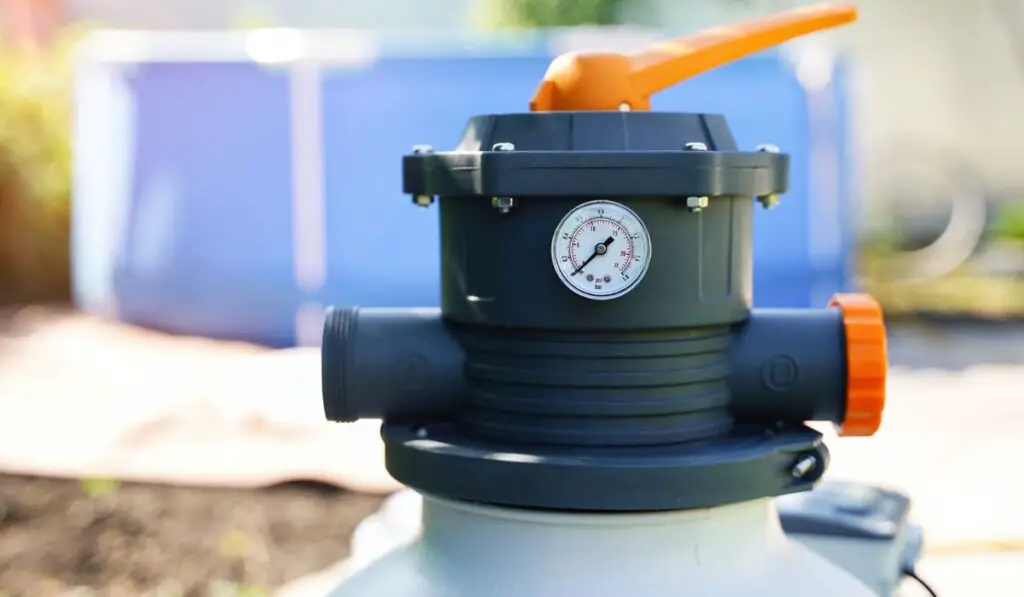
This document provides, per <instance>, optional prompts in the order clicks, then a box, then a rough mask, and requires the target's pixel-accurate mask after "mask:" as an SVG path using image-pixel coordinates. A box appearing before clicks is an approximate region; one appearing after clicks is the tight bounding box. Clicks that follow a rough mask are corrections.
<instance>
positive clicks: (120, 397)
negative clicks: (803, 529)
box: [0, 0, 1024, 597]
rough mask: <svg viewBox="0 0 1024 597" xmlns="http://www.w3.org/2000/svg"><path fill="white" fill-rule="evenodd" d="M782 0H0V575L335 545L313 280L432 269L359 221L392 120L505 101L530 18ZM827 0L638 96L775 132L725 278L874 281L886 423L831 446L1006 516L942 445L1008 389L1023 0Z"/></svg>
mask: <svg viewBox="0 0 1024 597" xmlns="http://www.w3.org/2000/svg"><path fill="white" fill-rule="evenodd" d="M800 4H804V2H799V1H790V0H685V1H684V0H431V1H430V2H422V1H421V2H416V1H413V0H376V1H375V2H369V3H357V2H327V1H323V0H307V1H306V2H301V3H298V2H285V1H284V0H230V1H228V0H220V1H216V0H212V1H211V0H203V1H199V0H178V1H177V2H175V3H174V5H173V7H171V6H170V5H167V4H161V3H153V2H140V1H138V0H136V1H132V2H129V1H127V0H3V1H2V2H0V305H2V306H3V307H2V313H0V332H2V339H0V470H3V471H7V472H9V473H10V474H8V475H2V476H0V595H9V596H13V595H28V594H32V595H39V596H44V595H62V594H65V593H66V592H67V591H71V590H72V589H74V590H79V589H81V590H84V589H83V587H88V588H91V590H93V591H94V592H96V591H98V593H95V594H102V595H122V594H123V595H141V594H154V595H156V594H159V595H177V594H180V595H207V594H215V593H216V592H217V591H221V592H224V591H229V592H227V593H223V594H241V593H244V594H248V595H256V594H270V592H271V591H273V590H276V589H280V588H281V587H283V586H285V585H286V584H287V583H288V582H289V581H294V580H296V579H298V578H300V577H302V576H303V575H305V574H308V573H312V572H315V571H317V570H319V569H322V568H324V567H326V566H328V565H329V564H331V563H332V562H334V561H336V560H338V559H340V558H342V557H344V555H345V553H346V551H347V541H348V539H347V537H348V533H350V532H351V526H352V525H354V524H355V521H358V520H359V519H361V518H362V517H363V516H365V515H366V514H367V513H369V512H371V511H372V510H373V509H374V508H375V507H376V504H377V503H378V500H379V497H377V496H379V495H381V494H386V493H388V492H389V491H391V490H393V489H394V487H393V486H392V485H390V484H389V483H388V480H387V479H385V478H381V475H380V472H379V470H378V469H379V462H378V461H377V460H374V458H376V456H374V458H370V456H368V455H365V454H363V453H362V452H359V449H361V448H358V447H359V446H364V445H366V444H363V443H359V442H363V441H368V442H371V443H372V442H375V436H374V434H375V431H374V430H372V429H371V430H370V431H369V432H368V433H364V432H363V431H360V432H358V433H360V434H362V435H359V436H358V438H357V437H356V436H355V435H352V434H354V433H356V432H354V431H347V432H346V433H348V434H349V435H346V436H345V437H340V436H339V435H338V432H337V431H336V430H332V429H328V430H326V431H325V428H327V427H329V426H327V425H326V424H321V423H320V422H319V418H321V417H322V415H321V414H320V413H319V396H318V388H317V384H318V371H317V367H318V362H316V359H315V354H314V353H315V348H316V346H317V344H318V342H319V335H320V325H321V322H322V315H321V314H322V312H323V308H324V306H325V305H328V304H332V303H334V304H361V305H374V306H406V305H434V304H436V303H437V270H438V263H437V261H438V260H437V255H436V253H435V252H434V251H422V252H418V253H416V254H412V255H410V254H408V253H407V252H405V251H403V252H402V253H401V254H399V253H398V250H399V249H400V247H394V246H392V245H391V244H389V243H387V242H384V239H385V238H386V237H391V238H395V237H398V238H403V239H405V242H406V243H409V244H412V243H417V244H421V245H422V246H436V245H437V234H438V232H437V225H436V222H437V220H436V218H437V212H436V210H417V209H413V208H412V207H411V206H410V204H409V200H408V198H407V197H403V196H402V194H401V184H400V167H399V163H400V156H401V155H402V154H404V153H407V152H408V151H409V150H410V148H411V147H412V145H414V144H430V145H433V146H435V147H438V148H447V147H451V146H453V145H454V144H455V142H456V141H457V140H458V138H459V137H460V135H461V132H462V128H463V126H464V124H465V121H466V119H467V118H468V117H469V116H470V115H472V114H480V113H492V112H514V111H523V110H526V109H527V101H528V99H529V96H530V94H531V93H532V91H533V89H534V87H535V85H536V83H537V81H538V80H539V78H540V76H541V74H542V73H543V72H544V70H545V68H546V66H547V64H548V63H549V61H550V60H551V59H552V58H553V57H554V56H556V55H558V54H559V53H561V52H564V51H567V50H571V49H583V48H587V49H595V48H596V49H615V50H628V49H634V48H638V47H641V46H643V45H645V44H647V43H649V42H651V41H653V40H657V39H662V38H664V37H667V36H676V35H683V34H686V33H689V32H693V31H696V30H699V29H702V28H706V27H710V26H713V25H717V24H723V23H728V22H731V21H736V20H739V19H744V18H749V17H753V16H758V15H763V14H768V13H771V12H776V11H779V10H783V9H786V8H790V7H792V6H796V5H800ZM856 4H857V5H858V6H859V7H860V9H861V19H860V21H859V23H858V24H856V25H854V26H850V27H847V28H844V29H841V30H837V31H835V32H828V33H825V34H819V35H814V36H810V37H808V38H805V39H801V40H797V41H795V42H793V43H790V44H786V45H785V46H783V47H781V48H778V49H777V50H772V51H769V52H764V53H762V54H758V55H756V56H752V57H750V58H746V59H743V60H740V61H738V62H736V63H734V64H730V65H727V66H724V67H722V68H719V69H717V70H714V71H712V72H709V73H706V74H703V75H700V76H698V77H696V78H694V79H692V80H690V81H687V82H685V83H683V84H681V85H679V86H677V87H676V88H673V89H671V90H668V91H666V92H664V93H662V94H660V95H659V96H658V97H656V98H655V99H654V107H655V109H658V110H673V111H703V112H712V113H721V114H724V115H725V116H726V118H727V119H728V121H729V123H730V126H731V127H732V129H733V132H734V134H735V136H736V138H737V141H738V142H739V144H740V146H741V147H742V148H744V149H752V148H753V147H755V146H756V145H757V144H760V143H772V144H775V145H778V146H780V147H781V148H782V150H783V151H784V152H787V153H790V154H791V156H792V174H791V189H790V191H789V193H787V194H786V195H785V196H783V198H782V204H781V205H780V206H779V207H778V208H777V209H775V210H772V211H770V212H768V211H759V212H758V213H757V215H756V218H755V255H756V258H755V272H756V274H755V303H756V305H757V306H779V307H810V306H822V305H824V304H825V302H826V301H827V300H828V297H829V296H830V295H832V294H833V293H835V292H837V291H843V290H852V289H858V290H865V291H869V292H872V293H874V294H875V295H876V296H877V297H878V298H879V299H880V300H881V301H882V302H883V306H884V307H885V309H886V312H887V316H888V318H889V320H890V324H891V341H892V345H891V355H892V359H893V364H894V368H895V369H894V371H895V375H896V377H897V378H898V379H900V380H902V381H901V383H902V384H903V385H900V386H899V387H900V388H901V389H902V390H904V391H905V392H906V396H905V397H904V396H903V395H896V394H894V395H893V399H892V402H894V403H896V402H899V403H898V404H894V405H893V406H892V407H891V408H890V412H893V413H894V414H893V415H891V416H890V421H893V422H891V423H890V424H889V427H888V429H891V430H892V432H891V434H890V435H889V436H886V437H880V438H879V439H878V442H879V443H877V444H875V445H876V446H877V445H884V446H886V447H887V448H886V449H891V450H893V451H896V452H898V453H900V454H902V455H903V456H902V457H900V458H894V457H893V456H892V453H891V452H890V453H888V454H887V455H886V456H885V457H884V458H883V456H882V454H881V452H882V451H883V450H882V449H881V448H871V449H869V448H862V447H860V446H859V445H858V446H853V447H851V448H850V450H851V458H852V459H854V460H856V462H857V463H858V466H860V468H857V467H853V468H851V469H849V470H848V471H847V473H848V474H849V475H850V476H861V477H864V478H866V479H869V480H876V481H880V482H881V481H885V482H887V483H889V484H891V485H900V486H905V487H909V488H910V489H914V490H915V491H916V492H917V493H915V494H914V497H915V499H916V498H917V497H918V494H921V495H925V494H927V495H931V496H933V497H932V498H930V499H932V502H928V503H930V504H932V506H931V507H932V508H933V509H932V510H931V511H932V512H933V514H934V516H935V520H944V521H947V522H948V521H949V520H951V519H956V520H960V521H961V522H963V524H962V525H961V526H960V527H957V528H956V529H952V528H951V529H949V530H948V536H947V539H948V545H954V544H956V545H965V544H967V543H970V544H971V545H988V546H990V547H991V546H992V545H996V544H998V545H1002V546H1004V547H1005V546H1006V545H1017V544H1016V543H1014V542H1015V541H1016V540H1017V539H1019V538H1024V534H1020V535H1014V534H1013V533H1016V532H1017V530H1015V529H1012V528H1010V527H1009V526H1008V525H1007V524H1006V521H1005V519H1003V518H999V519H997V520H995V521H989V522H988V523H986V524H989V526H988V527H985V529H987V530H981V523H980V522H978V520H977V519H976V518H972V517H971V516H974V515H975V514H976V513H977V512H978V511H982V510H984V511H986V512H988V513H989V514H991V513H992V512H1003V513H1005V510H998V508H995V506H992V505H991V504H989V505H988V506H985V505H984V503H983V501H980V500H981V498H979V497H978V496H977V495H973V497H972V496H968V497H962V496H961V497H957V498H955V499H954V498H952V497H950V496H951V494H950V491H952V490H950V489H949V486H948V480H949V479H948V477H949V476H950V475H952V472H950V471H951V470H952V469H951V468H950V467H954V468H955V466H962V467H964V470H971V471H977V470H978V465H977V463H976V462H975V460H972V459H973V458H982V457H981V456H979V455H978V454H980V452H978V451H979V450H982V449H984V450H994V448H992V446H991V445H990V444H989V443H986V442H990V441H994V440H993V438H994V437H995V435H994V434H995V432H993V431H992V429H993V428H995V427H999V428H1000V429H1005V431H1006V433H1005V437H1004V436H999V438H1000V441H1002V440H1003V439H1005V438H1006V437H1010V436H1015V435H1018V434H1019V430H1020V429H1021V425H1024V417H1022V416H1021V415H1022V414H1024V410H1022V409H1021V407H1020V406H1019V405H1018V401H1019V400H1015V398H1018V399H1019V398H1020V395H1021V394H1022V393H1024V375H1019V372H1018V369H1017V367H1018V366H1019V365H1020V364H1021V363H1024V348H1022V345H1021V343H1020V341H1021V339H1022V338H1024V332H1022V331H1021V330H1022V329H1024V324H1021V321H1024V319H1022V316H1024V169H1022V168H1020V167H1019V166H1018V163H1017V160H1018V159H1020V156H1021V155H1022V152H1024V146H1022V147H1018V145H1020V144H1022V143H1024V141H1022V139H1024V111H1022V110H1020V109H1019V106H1020V105H1021V101H1022V98H1024V2H1021V1H1019V0H979V1H977V2H962V1H955V0H862V1H860V2H856ZM366 247H372V248H373V249H374V250H375V251H379V252H380V253H379V254H378V257H377V259H375V260H374V261H373V262H370V261H369V260H367V259H366V258H365V255H363V254H362V253H361V251H363V250H364V249H365V248H366ZM388 251H394V254H389V253H388ZM304 349H311V350H304ZM257 357H258V358H257ZM253 359H256V360H253ZM260 359H262V360H260ZM900 376H902V377H900ZM954 388H956V389H954ZM944 392H945V393H947V394H950V393H951V394H955V396H951V397H950V398H949V400H948V401H944V399H943V395H944V394H943V393H944ZM299 394H301V396H302V398H301V399H300V398H299V397H298V395H299ZM964 397H967V398H968V399H969V400H968V402H971V403H972V404H973V405H974V408H973V409H972V411H971V412H972V416H973V417H974V418H969V419H965V418H964V415H963V413H961V412H959V411H957V410H956V409H955V408H953V407H952V406H949V408H945V407H940V406H935V405H943V404H947V405H951V404H953V403H954V401H955V400H958V399H959V400H962V399H963V398H964ZM901 404H902V406H901ZM919 406H920V408H918V407H919ZM901 409H903V410H901ZM296 413H299V414H296ZM922 413H926V414H922ZM928 417H933V418H934V420H932V419H928ZM975 419H976V420H975ZM926 421H927V422H926ZM924 428H927V429H928V431H922V429H924ZM929 434H932V435H929ZM951 437H956V438H959V439H958V440H957V441H956V442H952V443H954V444H956V446H957V448H956V455H955V456H956V457H955V458H954V456H952V455H950V454H949V453H946V452H941V451H938V450H936V449H929V446H933V444H929V443H928V442H930V441H931V442H938V443H942V444H943V445H946V446H948V445H950V441H951V440H950V438H951ZM367 438H368V439H367ZM844 441H845V440H844ZM866 441H867V442H873V441H875V440H866ZM1006 441H1009V440H1006ZM346 442H347V443H346ZM887 442H888V443H887ZM957 442H959V443H957ZM844 445H845V444H844ZM935 445H938V444H935ZM872 449H873V450H875V452H871V453H868V452H869V451H870V450H872ZM951 449H952V448H951ZM1015 449H1020V448H1019V447H1018V446H1017V445H1016V444H1015V445H1012V446H1010V445H1008V444H1007V445H1003V444H1000V447H999V449H998V451H997V452H996V453H997V454H999V456H997V457H996V459H997V460H999V459H1003V458H1006V457H1008V453H1009V452H1010V451H1012V450H1015ZM344 450H349V453H348V454H347V455H346V454H343V453H342V452H343V451H344ZM858 450H861V451H858ZM864 450H868V451H864ZM353 451H355V452H353ZM370 451H371V452H372V453H373V454H376V453H377V452H376V451H377V447H376V444H375V443H373V444H372V447H371V448H370ZM356 452H358V453H359V456H358V457H357V456H356V455H354V454H355V453H356ZM837 453H842V452H841V451H837ZM910 453H913V454H914V455H915V456H913V458H911V457H910V456H907V454H910ZM940 453H941V454H944V456H942V458H945V460H944V461H942V462H939V461H938V460H935V459H936V458H939V454H940ZM972 454H973V455H972ZM985 454H986V455H987V456H985V458H988V459H989V460H991V458H992V452H985ZM914 458H916V459H917V460H914ZM928 458H932V459H931V460H927V459H928ZM360 459H362V460H360ZM950 459H953V460H950ZM364 460H369V461H372V463H371V464H368V465H365V466H364V465H362V464H361V462H363V461H364ZM882 460H884V461H885V462H886V463H887V464H886V465H885V466H888V467H889V468H888V469H886V470H885V471H883V472H880V471H881V469H880V468H879V467H877V466H874V465H875V464H877V462H879V461H882ZM926 460H927V462H926ZM339 461H344V462H342V463H340V464H339ZM837 462H838V457H837ZM240 463H245V464H240ZM869 465H870V466H869ZM954 465H955V466H954ZM373 467H377V468H376V469H374V468H373ZM929 467H931V468H929ZM854 468H856V469H857V470H854ZM369 469H373V470H370V471H369V472H367V471H368V470H369ZM911 469H913V474H911V473H910V472H908V471H910V470H911ZM984 470H987V471H988V470H991V467H988V468H985V469H984ZM863 471H867V472H863ZM862 472H863V474H862ZM375 475H376V476H375ZM1003 476H1004V475H995V474H992V475H987V476H986V477H985V482H988V483H994V482H997V481H998V482H1002V480H1001V479H1002V477H1003ZM385 477H386V475H385ZM911 477H913V479H914V480H910V478H911ZM918 478H919V481H918ZM297 481H303V482H306V481H316V482H317V483H318V485H316V486H315V487H314V486H310V485H304V484H297V483H296V482H297ZM940 481H941V483H947V485H943V484H941V483H940ZM122 482H124V483H126V484H123V483H122ZM915 483H917V484H916V485H915ZM936 483H939V484H938V485H936ZM328 486H329V487H328ZM187 487H196V488H197V489H194V490H193V489H187ZM267 487H269V489H268V488H267ZM981 487H984V486H983V485H975V486H974V491H975V492H976V493H977V494H986V495H987V496H988V497H989V498H991V497H992V496H993V495H995V496H1004V497H1005V496H1010V495H1012V496H1020V495H1021V493H1019V492H1018V493H1013V491H1018V490H1017V489H1016V488H1015V486H1014V489H1008V488H1007V487H1004V486H999V487H998V488H994V487H989V488H988V490H984V489H981ZM257 488H259V489H258V490H257ZM334 488H340V489H334ZM231 492H235V493H231ZM929 492H930V493H929ZM226 496H227V497H226ZM961 498H962V499H961ZM921 499H922V500H924V501H925V502H927V501H928V499H929V498H926V497H922V498H921ZM1007 499H1008V498H1007ZM953 503H955V504H957V505H956V506H955V508H957V509H955V510H950V508H954V506H951V505H950V504H953ZM1007 503H1009V502H1007ZM76 508H77V510H76ZM924 509H925V510H926V511H927V510H928V504H927V503H926V504H925V507H924ZM73 512H78V514H75V515H72V513H73ZM83 512H84V513H83ZM328 518H329V519H330V520H331V522H330V524H325V523H324V520H325V519H328ZM986 520H987V519H986ZM183 521H190V524H191V525H192V526H189V525H188V524H186V522H183ZM1010 526H1012V525H1010ZM192 527H195V528H192ZM967 528H970V529H971V533H973V534H971V538H970V541H967V539H964V537H965V535H964V533H966V532H967V531H965V530H964V529H967ZM190 529H191V530H190ZM957 533H959V535H958V534H957ZM993 533H996V534H998V533H1002V535H1000V536H999V537H995V538H994V535H993ZM1007 533H1009V534H1007ZM968 534H970V533H968ZM954 535H955V536H954ZM1011 535H1012V536H1011ZM948 545H947V547H948ZM172 546H176V547H172ZM950 549H952V548H950ZM972 549H973V548H972ZM978 549H979V550H980V551H983V552H984V551H985V549H987V548H985V549H982V548H978ZM993 549H994V548H993ZM175 550H177V551H175ZM939 551H941V550H939ZM985 553H988V552H985ZM187 554H191V555H187ZM211 554H213V555H211ZM992 557H993V558H994V557H995V556H992ZM1017 562H1018V563H1020V562H1019V560H1018V561H1017ZM945 566H946V569H947V570H949V569H953V568H951V566H952V565H945ZM1022 569H1024V568H1022ZM947 582H948V583H950V585H951V586H952V585H953V584H955V583H956V582H962V580H961V581H958V580H957V579H953V578H950V579H949V580H948V581H947ZM4 591H7V593H4ZM161 591H162V592H161ZM230 591H233V592H230ZM948 594H949V593H943V595H944V596H945V597H948ZM965 594H966V593H965ZM1001 594H1008V593H1001Z"/></svg>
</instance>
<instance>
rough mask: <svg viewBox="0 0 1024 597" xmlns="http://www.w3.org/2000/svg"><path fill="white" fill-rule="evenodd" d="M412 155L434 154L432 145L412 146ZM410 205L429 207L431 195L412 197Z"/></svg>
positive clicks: (432, 198) (432, 197) (432, 199)
mask: <svg viewBox="0 0 1024 597" xmlns="http://www.w3.org/2000/svg"><path fill="white" fill-rule="evenodd" d="M412 153H413V155H427V154H431V153H434V147H433V146H432V145H413V146H412ZM412 203H413V205H415V206H417V207H430V206H431V205H433V204H434V196H433V195H413V196H412Z"/></svg>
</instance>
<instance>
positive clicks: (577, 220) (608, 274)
mask: <svg viewBox="0 0 1024 597" xmlns="http://www.w3.org/2000/svg"><path fill="white" fill-rule="evenodd" d="M551 260H552V262H553V263H554V265H555V271H557V272H558V276H559V277H560V278H561V279H562V282H564V283H565V285H566V286H568V287H569V290H572V291H573V292H575V293H576V294H578V295H580V296H584V297H586V298H589V299H594V300H608V299H613V298H616V297H620V296H622V295H624V294H626V293H627V292H629V291H630V290H632V289H633V288H635V287H636V285H637V284H639V283H640V280H642V279H643V277H644V274H646V273H647V266H648V264H650V262H651V236H650V233H648V232H647V227H646V226H644V223H643V222H642V221H641V220H640V217H639V216H637V215H636V213H635V212H634V211H633V210H631V209H629V208H628V207H626V206H625V205H622V204H620V203H615V202H614V201H590V202H588V203H583V204H581V205H578V206H577V207H575V208H574V209H573V210H572V211H570V212H569V213H567V214H566V215H565V217H564V218H562V221H561V222H560V223H559V224H558V228H556V229H555V236H554V238H552V239H551Z"/></svg>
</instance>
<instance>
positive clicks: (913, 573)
mask: <svg viewBox="0 0 1024 597" xmlns="http://www.w3.org/2000/svg"><path fill="white" fill-rule="evenodd" d="M903 576H906V577H907V578H912V579H914V582H916V583H917V584H919V585H921V588H923V589H924V590H925V591H927V592H928V594H929V595H931V597H939V594H938V593H936V592H935V589H933V588H932V587H931V585H929V584H928V583H927V582H925V580H924V579H923V578H921V577H920V576H918V575H917V572H916V571H915V570H914V569H913V568H911V569H909V570H904V571H903Z"/></svg>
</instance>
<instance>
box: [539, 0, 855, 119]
mask: <svg viewBox="0 0 1024 597" xmlns="http://www.w3.org/2000/svg"><path fill="white" fill-rule="evenodd" d="M856 19H857V9H856V7H854V6H851V5H844V4H817V5H814V6H808V7H804V8H797V9H793V10H790V11H786V12H783V13H779V14H777V15H773V16H770V17H765V18H761V19H754V20H752V21H748V22H746V23H742V24H739V25H734V26H732V27H715V28H713V29H707V30H705V31H701V32H700V33H696V34H694V35H691V36H689V37H684V38H682V39H678V40H675V41H668V42H663V43H660V44H657V45H655V46H653V47H650V48H648V49H646V50H643V51H640V52H636V53H634V54H631V55H625V54H617V53H611V52H571V53H568V54H563V55H561V56H559V57H557V58H555V59H554V61H552V62H551V66H549V67H548V70H547V72H546V73H545V74H544V79H543V80H542V81H541V83H540V87H538V88H537V91H536V92H534V94H533V98H532V99H531V100H530V110H532V111H534V112H550V111H567V110H588V111H593V110H650V109H651V99H650V96H651V95H652V94H654V93H657V92H659V91H661V90H662V89H666V88H668V87H671V86H672V85H675V84H676V83H680V82H682V81H684V80H686V79H688V78H690V77H692V76H694V75H698V74H700V73H702V72H705V71H708V70H711V69H713V68H716V67H718V66H721V65H723V64H726V63H727V62H732V61H733V60H736V59H738V58H742V57H744V56H748V55H750V54H754V53H756V52H760V51H761V50H766V49H768V48H770V47H772V46H775V45H778V44H780V43H782V42H784V41H788V40H790V39H793V38H795V37H799V36H801V35H806V34H808V33H813V32H815V31H820V30H822V29H828V28H831V27H837V26H839V25H844V24H846V23H850V22H852V21H855V20H856Z"/></svg>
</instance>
